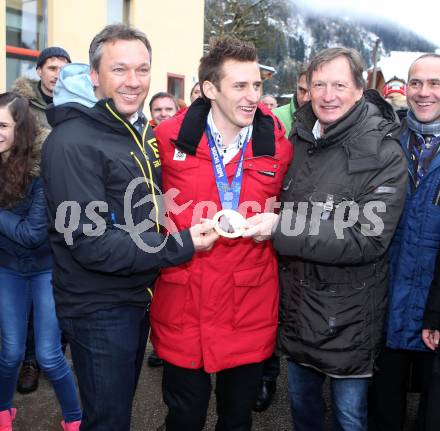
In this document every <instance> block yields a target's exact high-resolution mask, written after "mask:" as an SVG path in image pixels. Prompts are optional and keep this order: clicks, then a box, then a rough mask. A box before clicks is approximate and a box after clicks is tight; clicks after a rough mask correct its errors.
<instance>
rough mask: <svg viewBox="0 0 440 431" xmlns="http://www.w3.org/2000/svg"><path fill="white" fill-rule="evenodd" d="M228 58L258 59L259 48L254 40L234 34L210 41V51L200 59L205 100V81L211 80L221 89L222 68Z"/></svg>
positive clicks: (200, 78) (238, 59)
mask: <svg viewBox="0 0 440 431" xmlns="http://www.w3.org/2000/svg"><path fill="white" fill-rule="evenodd" d="M226 60H237V61H243V62H244V61H257V50H256V49H255V46H254V44H253V43H252V42H245V41H243V40H240V39H237V38H236V37H233V36H222V37H218V38H213V39H211V41H210V45H209V51H208V52H207V53H206V54H205V55H204V56H203V57H202V58H201V59H200V65H199V83H200V91H201V93H202V96H203V98H204V99H205V100H208V99H207V97H206V96H205V94H204V92H203V83H204V82H205V81H210V82H212V83H213V84H214V85H215V88H217V90H220V80H221V79H222V75H221V71H222V70H221V68H222V66H223V63H224V62H225V61H226Z"/></svg>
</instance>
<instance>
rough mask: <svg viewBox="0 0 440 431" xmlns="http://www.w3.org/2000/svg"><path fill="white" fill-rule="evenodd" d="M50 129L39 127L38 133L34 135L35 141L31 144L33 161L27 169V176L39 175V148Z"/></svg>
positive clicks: (40, 148)
mask: <svg viewBox="0 0 440 431" xmlns="http://www.w3.org/2000/svg"><path fill="white" fill-rule="evenodd" d="M49 133H50V130H49V129H47V128H45V127H40V128H39V130H38V134H37V136H36V137H35V142H34V146H33V160H34V163H33V165H32V166H31V169H30V171H29V176H31V177H39V176H40V161H41V150H42V148H43V143H44V141H45V140H46V138H47V137H48V136H49Z"/></svg>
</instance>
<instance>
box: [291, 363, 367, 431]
mask: <svg viewBox="0 0 440 431" xmlns="http://www.w3.org/2000/svg"><path fill="white" fill-rule="evenodd" d="M325 378H326V376H325V374H322V373H320V372H318V371H315V370H314V369H312V368H309V367H304V366H302V365H299V364H297V363H296V362H294V361H288V387H289V398H290V407H291V411H292V417H293V424H294V428H295V431H324V429H325V404H324V398H323V393H322V389H323V388H322V387H323V384H324V380H325ZM368 380H369V379H367V378H354V379H352V378H341V379H338V378H332V377H330V387H331V396H332V413H333V426H332V429H333V430H334V431H342V430H343V431H367V429H368V414H367V392H368Z"/></svg>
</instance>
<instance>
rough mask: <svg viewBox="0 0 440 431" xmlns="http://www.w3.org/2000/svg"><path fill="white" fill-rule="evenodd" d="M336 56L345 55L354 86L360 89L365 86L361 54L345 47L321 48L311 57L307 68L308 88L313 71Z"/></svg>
mask: <svg viewBox="0 0 440 431" xmlns="http://www.w3.org/2000/svg"><path fill="white" fill-rule="evenodd" d="M338 57H345V58H346V59H347V61H348V65H349V66H350V70H351V75H352V77H353V81H354V84H355V86H356V87H357V88H361V89H364V88H365V79H364V76H363V72H364V61H363V60H362V56H361V55H360V54H359V52H358V51H356V50H355V49H353V48H345V47H336V48H327V49H323V50H322V51H320V52H319V53H318V54H316V55H315V57H313V58H312V61H311V62H310V64H309V67H308V68H307V85H308V86H309V88H310V85H311V83H312V75H313V72H315V71H316V70H318V69H319V68H320V67H321V66H322V65H324V64H326V63H329V62H330V61H332V60H334V59H335V58H338Z"/></svg>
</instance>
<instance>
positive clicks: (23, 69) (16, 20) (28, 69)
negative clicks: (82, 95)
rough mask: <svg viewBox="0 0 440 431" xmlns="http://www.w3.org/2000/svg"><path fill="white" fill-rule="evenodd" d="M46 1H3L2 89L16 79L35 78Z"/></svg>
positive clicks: (44, 34) (44, 19)
mask: <svg viewBox="0 0 440 431" xmlns="http://www.w3.org/2000/svg"><path fill="white" fill-rule="evenodd" d="M46 12H47V0H6V86H7V88H10V87H11V84H12V82H14V80H15V79H16V78H18V77H19V76H23V75H26V76H30V77H35V78H36V77H37V74H36V72H35V64H36V60H37V57H38V55H39V53H40V51H41V50H42V49H43V48H44V47H45V46H46V38H47V36H46V29H47V22H46V16H47V13H46Z"/></svg>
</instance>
